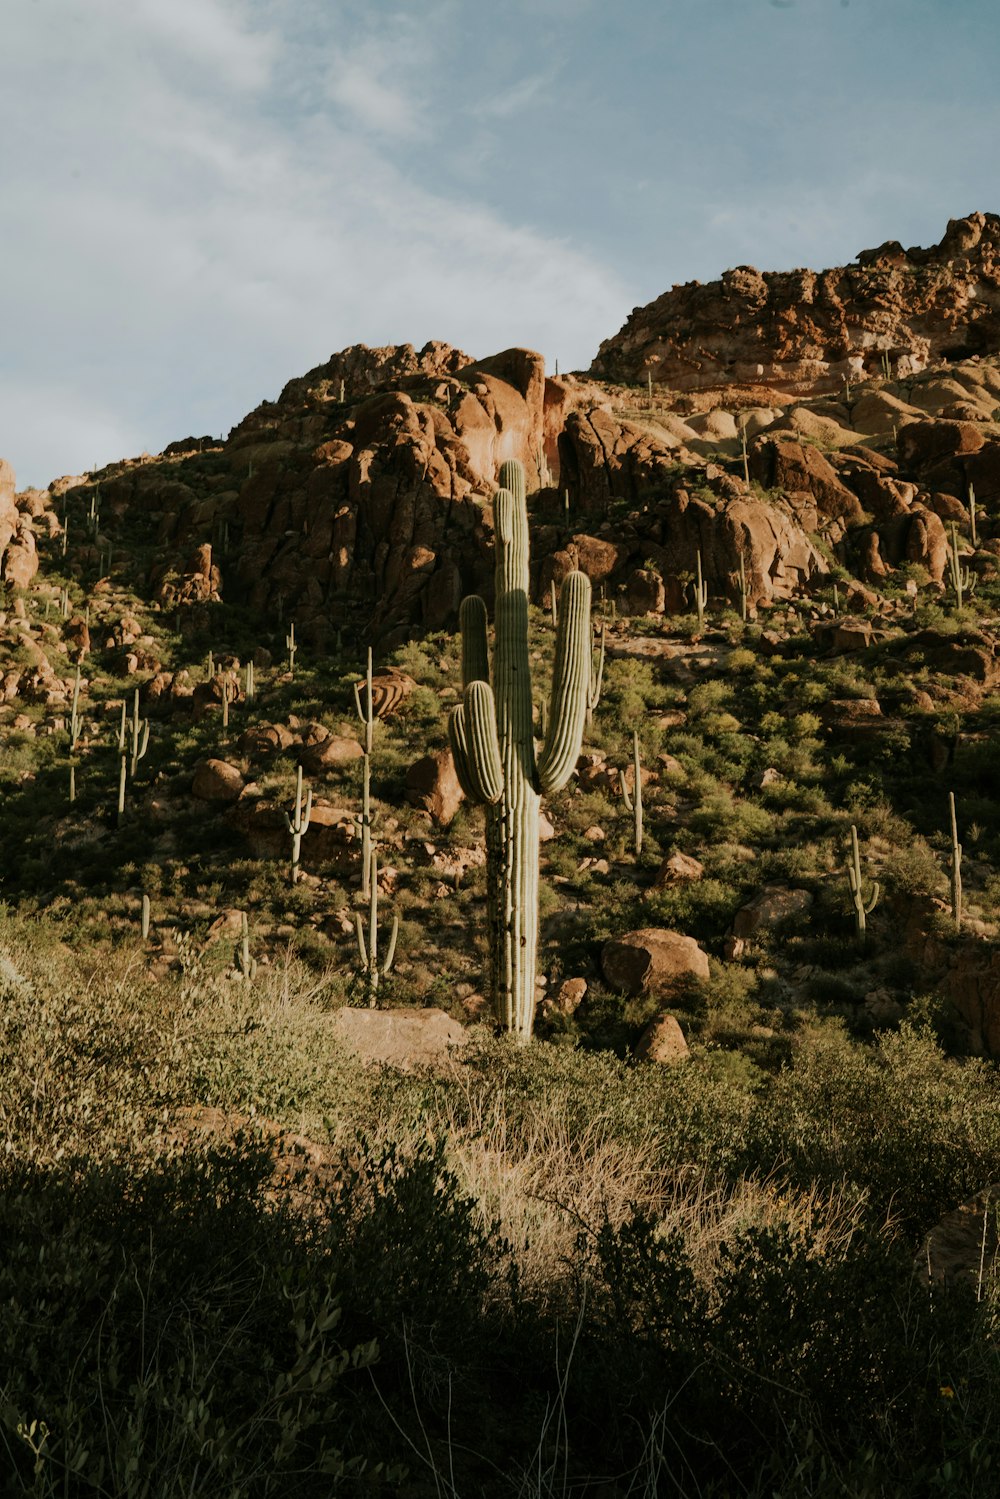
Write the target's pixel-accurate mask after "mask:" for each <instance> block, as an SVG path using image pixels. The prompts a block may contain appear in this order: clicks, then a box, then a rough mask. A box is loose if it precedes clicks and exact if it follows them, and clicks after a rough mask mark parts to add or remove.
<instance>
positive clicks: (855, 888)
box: [847, 822, 882, 941]
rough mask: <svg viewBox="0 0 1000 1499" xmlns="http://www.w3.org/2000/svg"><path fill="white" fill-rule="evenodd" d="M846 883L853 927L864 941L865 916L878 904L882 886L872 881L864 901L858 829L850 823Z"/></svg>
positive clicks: (876, 881)
mask: <svg viewBox="0 0 1000 1499" xmlns="http://www.w3.org/2000/svg"><path fill="white" fill-rule="evenodd" d="M847 883H848V885H849V886H850V890H851V900H852V902H853V905H854V928H855V931H856V932H857V934H858V936H859V937H860V938H861V939H862V941H864V938H865V933H866V928H867V918H868V917H869V916H870V915H871V913H872V912H873V911H874V909H875V907H876V906H877V905H878V898H879V895H880V894H881V891H882V887H881V885H880V884H879V882H878V880H873V881H872V891H871V895H870V897H869V898H868V900H867V901H866V900H865V898H864V890H863V888H862V879H861V852H860V850H859V848H858V830H857V828H856V827H855V825H854V823H853V822H852V823H851V862H850V863H849V864H848V866H847Z"/></svg>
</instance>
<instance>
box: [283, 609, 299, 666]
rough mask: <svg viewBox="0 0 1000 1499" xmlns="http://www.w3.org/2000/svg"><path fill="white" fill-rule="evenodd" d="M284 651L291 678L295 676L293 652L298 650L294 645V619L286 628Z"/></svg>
mask: <svg viewBox="0 0 1000 1499" xmlns="http://www.w3.org/2000/svg"><path fill="white" fill-rule="evenodd" d="M285 649H286V650H287V652H288V670H289V671H290V672H291V674H292V676H293V677H294V675H295V652H296V651H297V650H298V646H297V645H296V644H295V621H294V619H293V620H292V622H291V624H290V625H289V626H288V634H287V635H286V636H285Z"/></svg>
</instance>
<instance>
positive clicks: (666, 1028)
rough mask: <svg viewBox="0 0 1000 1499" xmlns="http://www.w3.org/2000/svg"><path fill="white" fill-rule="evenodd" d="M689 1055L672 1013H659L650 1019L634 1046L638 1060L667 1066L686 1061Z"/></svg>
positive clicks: (684, 1039) (688, 1049)
mask: <svg viewBox="0 0 1000 1499" xmlns="http://www.w3.org/2000/svg"><path fill="white" fill-rule="evenodd" d="M690 1055H691V1048H690V1047H689V1046H688V1044H687V1040H686V1038H685V1036H684V1032H683V1031H682V1030H681V1027H680V1024H679V1022H678V1021H677V1020H676V1019H675V1017H674V1016H673V1015H659V1016H657V1018H656V1019H655V1020H653V1021H651V1022H650V1024H649V1025H647V1027H646V1029H645V1030H644V1031H643V1033H642V1035H641V1036H640V1037H639V1040H638V1042H637V1043H636V1048H635V1056H636V1059H637V1060H638V1061H643V1062H659V1063H660V1064H661V1066H667V1067H673V1066H675V1065H676V1064H677V1063H678V1062H686V1061H687V1059H688V1057H689V1056H690Z"/></svg>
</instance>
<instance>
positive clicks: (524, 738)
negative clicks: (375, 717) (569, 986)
mask: <svg viewBox="0 0 1000 1499" xmlns="http://www.w3.org/2000/svg"><path fill="white" fill-rule="evenodd" d="M493 509H494V529H495V533H496V614H495V620H494V645H493V681H492V685H491V684H490V659H489V642H488V638H487V627H486V605H485V604H484V603H483V601H482V599H481V598H479V597H478V596H476V595H473V596H472V597H470V598H467V599H465V600H464V602H463V604H462V609H461V614H460V620H461V627H462V685H463V688H464V696H463V701H462V703H461V705H460V706H459V707H457V708H455V709H453V711H452V715H451V720H450V723H449V733H450V738H451V747H452V753H453V754H454V757H455V767H456V770H457V772H458V778H459V781H460V782H461V785H462V788H463V790H464V791H465V794H466V796H468V797H469V798H470V799H471V800H472V801H474V802H478V803H479V804H480V805H483V806H485V808H486V875H487V916H488V928H489V945H490V970H491V972H490V980H491V988H492V991H493V1003H494V1008H495V1011H496V1016H497V1020H498V1022H499V1023H500V1025H502V1026H503V1027H504V1028H505V1029H506V1030H508V1031H510V1032H512V1033H513V1034H514V1035H516V1036H517V1037H518V1039H519V1040H520V1041H527V1040H528V1039H529V1038H530V1036H531V1031H532V1026H533V1024H534V1019H535V969H536V964H537V949H538V842H539V804H540V799H541V795H542V793H543V792H553V791H559V790H561V789H562V787H563V786H565V784H566V782H567V781H568V780H569V778H570V775H571V774H572V771H573V768H574V766H575V764H576V761H577V759H578V757H579V754H580V745H581V743H582V741H583V727H584V719H585V717H586V713H587V702H588V698H589V697H590V694H591V691H592V682H591V674H592V659H591V638H590V579H589V578H588V577H587V576H586V574H585V573H582V572H572V573H570V574H569V576H568V577H567V578H566V580H565V581H564V583H563V585H562V589H561V591H560V597H559V625H558V631H557V634H556V653H555V666H554V669H553V677H552V693H551V698H550V706H549V712H548V714H547V718H546V722H547V732H546V735H545V740H544V743H543V745H542V748H541V751H540V753H538V754H536V748H535V739H534V732H533V725H532V701H531V669H530V663H529V656H528V510H527V504H526V501H525V485H524V470H523V468H522V467H521V465H520V464H519V463H505V464H504V465H503V466H502V468H501V469H500V488H499V490H498V491H497V493H496V494H495V495H494V498H493Z"/></svg>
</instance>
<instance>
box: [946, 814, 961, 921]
mask: <svg viewBox="0 0 1000 1499" xmlns="http://www.w3.org/2000/svg"><path fill="white" fill-rule="evenodd" d="M948 810H949V812H950V813H951V857H950V859H949V860H948V874H949V876H950V879H951V914H952V916H953V918H954V921H955V929H956V931H961V929H962V845H961V844H960V843H959V841H958V819H957V817H956V815H955V793H954V791H949V792H948Z"/></svg>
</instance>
